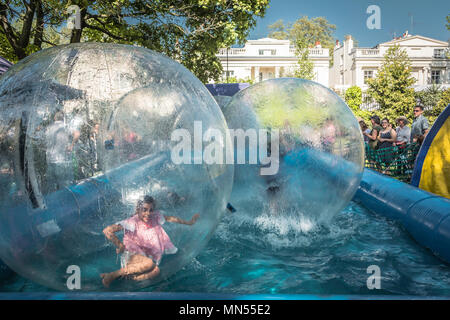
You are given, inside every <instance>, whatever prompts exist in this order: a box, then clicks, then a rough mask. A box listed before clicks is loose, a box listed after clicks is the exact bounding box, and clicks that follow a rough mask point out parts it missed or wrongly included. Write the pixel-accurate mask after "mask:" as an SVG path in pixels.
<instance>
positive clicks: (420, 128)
mask: <svg viewBox="0 0 450 320" xmlns="http://www.w3.org/2000/svg"><path fill="white" fill-rule="evenodd" d="M429 127H430V125H429V124H428V119H427V118H425V116H424V115H423V106H421V105H417V106H415V107H414V121H413V123H412V125H411V136H410V141H411V142H418V141H419V142H420V141H423V139H424V138H425V137H426V135H427V133H428V131H429Z"/></svg>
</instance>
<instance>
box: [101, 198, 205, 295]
mask: <svg viewBox="0 0 450 320" xmlns="http://www.w3.org/2000/svg"><path fill="white" fill-rule="evenodd" d="M198 218H199V214H195V215H194V216H193V217H192V219H191V220H189V221H185V220H182V219H180V218H178V217H173V216H163V215H162V214H161V213H159V211H156V210H155V200H154V199H153V198H152V197H150V196H145V197H144V200H143V201H142V200H140V201H138V204H137V206H136V213H135V215H134V216H132V217H131V218H128V219H126V220H123V221H120V222H118V223H117V224H113V225H110V226H108V227H106V228H105V229H104V230H103V233H104V234H105V236H106V238H108V239H109V240H110V241H112V242H113V243H114V244H115V245H116V247H117V249H116V252H117V253H118V254H119V253H122V256H121V268H120V269H119V270H117V271H113V272H110V273H102V274H101V275H100V276H101V278H102V282H103V285H104V286H105V287H109V285H110V284H111V282H112V281H114V280H115V279H117V278H119V277H123V276H129V277H130V278H131V279H132V280H135V281H142V280H147V279H152V278H154V277H156V276H157V275H159V272H160V270H159V267H158V265H159V263H160V261H161V257H162V255H163V254H174V253H176V252H177V248H176V247H175V246H174V245H173V243H172V241H170V238H169V236H168V235H167V233H166V232H165V231H164V229H163V228H162V225H163V224H164V222H166V221H167V222H174V223H180V224H186V225H193V224H194V223H195V222H196V221H197V219H198ZM122 230H124V232H125V233H124V237H123V243H122V242H120V240H119V239H118V238H117V236H116V235H115V233H116V232H118V231H122Z"/></svg>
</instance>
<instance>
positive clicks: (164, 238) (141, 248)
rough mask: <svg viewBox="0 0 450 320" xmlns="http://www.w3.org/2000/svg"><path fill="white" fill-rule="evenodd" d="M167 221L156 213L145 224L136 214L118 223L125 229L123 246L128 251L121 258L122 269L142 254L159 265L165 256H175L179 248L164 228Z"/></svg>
mask: <svg viewBox="0 0 450 320" xmlns="http://www.w3.org/2000/svg"><path fill="white" fill-rule="evenodd" d="M165 221H166V220H165V219H164V216H163V215H162V214H161V213H159V211H155V212H154V213H153V214H151V215H150V221H149V222H148V223H145V222H144V221H142V220H141V219H139V216H138V215H137V214H136V215H134V216H132V217H131V218H128V219H126V220H123V221H120V222H118V224H119V225H121V226H122V227H123V228H124V232H125V234H124V236H123V245H124V246H125V249H126V251H125V252H124V254H123V255H122V257H121V264H122V268H123V267H125V266H126V264H127V263H128V260H129V259H130V257H131V256H132V255H134V254H140V255H143V256H146V257H149V258H151V259H152V260H153V261H154V262H155V263H156V264H157V265H159V263H160V261H161V258H162V255H163V254H174V253H176V252H177V250H178V249H177V248H176V247H175V246H174V245H173V243H172V241H171V240H170V238H169V236H168V235H167V233H166V232H165V231H164V229H163V228H162V225H163V224H164V222H165Z"/></svg>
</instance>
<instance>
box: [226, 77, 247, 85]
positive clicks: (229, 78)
mask: <svg viewBox="0 0 450 320" xmlns="http://www.w3.org/2000/svg"><path fill="white" fill-rule="evenodd" d="M224 80H225V82H226V79H224ZM227 83H250V84H253V83H254V81H253V80H252V79H250V78H246V79H241V78H239V79H238V78H236V77H228V82H227Z"/></svg>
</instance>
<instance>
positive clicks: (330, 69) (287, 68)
mask: <svg viewBox="0 0 450 320" xmlns="http://www.w3.org/2000/svg"><path fill="white" fill-rule="evenodd" d="M394 45H399V46H400V47H401V48H402V49H403V50H405V51H406V52H407V54H408V56H409V58H410V60H411V66H412V76H413V77H414V78H415V79H416V83H415V84H414V88H415V89H416V90H422V89H424V88H426V87H427V86H429V85H431V84H432V83H437V84H441V85H442V86H443V87H450V59H449V58H448V43H447V42H445V41H440V40H436V39H431V38H427V37H423V36H420V35H415V36H411V35H408V33H407V32H406V33H405V34H404V35H403V36H402V37H400V38H396V39H393V40H391V41H388V42H384V43H381V44H378V45H376V46H375V47H373V48H362V47H355V46H354V43H353V40H352V37H351V36H347V37H346V38H345V40H344V42H343V43H342V44H341V43H340V42H339V41H336V46H335V48H334V52H333V61H334V64H333V65H332V66H330V60H331V57H330V52H329V49H327V48H322V47H321V46H320V43H317V44H316V46H315V47H314V48H310V49H309V58H310V60H311V61H312V62H313V65H314V73H315V78H314V79H313V80H315V81H316V82H319V83H320V84H322V85H324V86H327V87H329V88H331V89H333V90H335V91H337V92H344V91H345V90H346V89H347V88H349V87H351V86H359V87H360V88H361V89H362V90H363V91H365V90H367V88H368V86H367V79H369V78H373V77H375V76H376V74H377V71H378V68H379V67H380V66H381V65H382V63H383V61H384V55H385V53H386V51H387V50H388V49H389V48H390V47H392V46H394ZM217 56H218V58H219V59H220V62H221V63H222V67H223V69H224V73H223V76H222V79H221V81H222V82H226V79H227V75H228V77H235V78H236V79H238V80H252V81H254V82H259V81H263V80H267V79H271V78H279V77H285V76H290V75H292V74H293V70H294V68H295V67H296V66H297V61H298V57H297V56H296V55H295V48H294V47H293V45H292V44H291V43H290V41H289V40H277V39H271V38H263V39H258V40H249V41H247V42H246V44H245V46H244V47H243V48H223V49H220V51H219V53H218V55H217Z"/></svg>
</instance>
